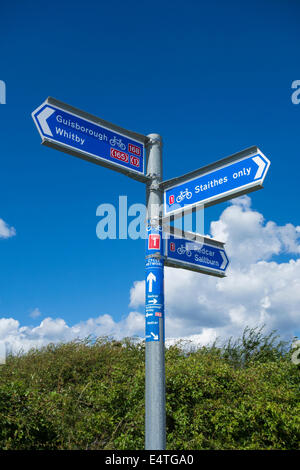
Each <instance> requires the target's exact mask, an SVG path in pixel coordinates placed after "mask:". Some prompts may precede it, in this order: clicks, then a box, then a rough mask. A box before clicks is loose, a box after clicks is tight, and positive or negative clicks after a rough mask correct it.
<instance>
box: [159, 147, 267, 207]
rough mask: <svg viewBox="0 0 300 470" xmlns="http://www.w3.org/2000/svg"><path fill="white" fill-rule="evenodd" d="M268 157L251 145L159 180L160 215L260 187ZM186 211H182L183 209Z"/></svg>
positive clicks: (207, 204)
mask: <svg viewBox="0 0 300 470" xmlns="http://www.w3.org/2000/svg"><path fill="white" fill-rule="evenodd" d="M269 166H270V161H269V160H268V159H267V157H266V156H265V155H263V153H262V152H261V151H260V150H259V149H258V148H257V147H251V148H250V149H247V150H244V151H242V152H239V153H237V154H234V155H231V156H230V157H227V158H224V159H223V160H219V161H218V162H216V163H213V164H210V165H207V166H206V167H203V168H200V169H199V170H196V171H193V172H191V173H188V174H187V175H184V176H181V177H179V178H174V179H172V180H169V181H165V182H163V183H162V185H161V186H162V188H163V189H164V216H180V215H181V214H182V212H183V211H187V212H189V210H191V209H193V208H194V207H199V206H200V207H206V206H210V205H213V204H216V203H219V202H222V201H225V200H227V199H232V198H233V197H237V196H240V195H242V194H245V193H248V192H251V191H255V190H257V189H261V188H262V183H263V180H264V178H265V176H266V174H267V171H268V168H269ZM185 213H186V212H185Z"/></svg>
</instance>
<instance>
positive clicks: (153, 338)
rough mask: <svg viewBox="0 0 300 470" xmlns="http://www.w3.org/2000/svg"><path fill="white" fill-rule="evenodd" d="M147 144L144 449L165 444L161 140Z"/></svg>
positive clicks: (156, 137) (154, 136)
mask: <svg viewBox="0 0 300 470" xmlns="http://www.w3.org/2000/svg"><path fill="white" fill-rule="evenodd" d="M147 137H148V138H149V141H148V144H147V176H148V177H149V179H150V180H149V182H148V183H147V189H146V200H147V219H148V220H147V227H148V236H147V240H146V242H147V246H146V281H145V282H146V301H145V330H146V335H145V337H146V358H145V361H146V376H145V449H146V450H164V449H165V446H166V408H165V320H164V260H163V236H162V223H161V216H162V203H163V198H162V191H161V190H160V188H159V184H160V183H161V181H162V139H161V137H160V135H158V134H150V135H148V136H147Z"/></svg>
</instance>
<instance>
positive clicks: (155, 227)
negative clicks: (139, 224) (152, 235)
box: [146, 224, 162, 232]
mask: <svg viewBox="0 0 300 470" xmlns="http://www.w3.org/2000/svg"><path fill="white" fill-rule="evenodd" d="M151 229H154V230H158V231H159V232H162V226H161V225H154V224H153V225H149V224H148V225H147V226H146V231H147V232H150V230H151Z"/></svg>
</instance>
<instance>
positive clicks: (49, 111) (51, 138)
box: [32, 98, 147, 182]
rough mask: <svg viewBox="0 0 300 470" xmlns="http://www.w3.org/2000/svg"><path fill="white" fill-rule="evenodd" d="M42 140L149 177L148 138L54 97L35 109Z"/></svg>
mask: <svg viewBox="0 0 300 470" xmlns="http://www.w3.org/2000/svg"><path fill="white" fill-rule="evenodd" d="M32 117H33V120H34V122H35V124H36V127H37V129H38V131H39V133H40V135H41V138H42V144H44V145H48V146H50V147H54V148H56V149H57V150H61V151H63V152H66V153H70V154H71V155H75V156H76V157H80V158H83V159H85V160H89V161H92V162H93V163H97V164H99V165H102V166H106V167H109V168H113V169H114V170H117V171H120V172H121V173H125V174H127V175H128V176H131V177H132V178H135V179H138V180H140V181H143V182H144V181H146V180H147V178H146V176H145V142H146V140H147V138H146V137H145V136H143V135H141V134H137V133H135V132H131V131H128V130H126V129H123V128H121V127H119V126H116V125H114V124H111V123H109V122H107V121H104V120H103V119H100V118H98V117H95V116H93V115H91V114H88V113H86V112H84V111H80V110H78V109H76V108H73V107H71V106H69V105H67V104H65V103H62V102H60V101H58V100H55V99H54V98H47V100H46V101H45V102H44V103H43V104H42V105H41V106H39V107H38V108H37V109H36V110H35V111H34V112H33V113H32Z"/></svg>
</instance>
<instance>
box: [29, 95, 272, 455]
mask: <svg viewBox="0 0 300 470" xmlns="http://www.w3.org/2000/svg"><path fill="white" fill-rule="evenodd" d="M32 117H33V120H34V122H35V125H36V127H37V129H38V131H39V133H40V136H41V138H42V144H44V145H46V146H49V147H52V148H55V149H57V150H60V151H62V152H65V153H69V154H71V155H74V156H76V157H79V158H82V159H84V160H88V161H90V162H92V163H96V164H98V165H102V166H105V167H108V168H111V169H113V170H115V171H118V172H121V173H124V174H126V175H128V176H130V177H131V178H134V179H136V180H138V181H141V182H143V183H146V200H147V217H148V220H147V232H148V236H147V240H146V261H145V271H146V276H145V291H146V297H145V340H146V354H145V363H146V374H145V448H146V449H147V450H164V449H165V445H166V423H165V421H166V412H165V359H164V354H165V351H164V349H165V313H164V265H166V266H172V267H177V268H178V267H179V268H183V269H188V270H191V271H196V272H200V273H204V274H209V275H212V276H218V277H224V276H225V271H226V269H227V267H228V264H229V260H228V257H227V254H226V252H225V250H224V243H222V242H219V241H216V240H213V239H211V238H208V237H203V236H201V235H199V234H195V233H191V232H181V231H180V230H178V229H176V228H174V227H171V226H167V225H166V224H165V221H166V220H168V219H170V218H176V217H179V216H182V215H183V214H184V213H188V212H191V211H192V210H193V209H194V208H195V209H197V208H199V207H207V206H210V205H212V204H216V203H218V202H221V201H225V200H227V199H230V198H233V197H236V196H240V195H242V194H245V193H248V192H250V191H255V190H257V189H260V188H262V183H263V180H264V178H265V176H266V174H267V171H268V168H269V165H270V161H269V160H268V159H267V158H266V157H265V156H264V155H263V154H262V152H261V151H260V150H259V149H258V148H257V147H251V148H249V149H247V150H244V151H242V152H239V153H237V154H234V155H232V156H230V157H227V158H225V159H223V160H220V161H218V162H216V163H213V164H210V165H207V166H206V167H204V168H201V169H199V170H196V171H193V172H191V173H188V174H186V175H183V176H181V177H178V178H173V179H172V180H169V181H165V182H162V141H161V137H160V136H159V135H158V134H149V135H148V136H144V135H141V134H137V133H135V132H131V131H128V130H126V129H123V128H122V127H119V126H116V125H115V124H112V123H109V122H107V121H104V120H103V119H100V118H98V117H95V116H93V115H91V114H89V113H86V112H84V111H81V110H79V109H76V108H74V107H72V106H69V105H67V104H65V103H62V102H61V101H58V100H56V99H54V98H47V100H46V101H45V102H44V103H43V104H42V105H41V106H39V107H38V108H37V109H36V110H35V111H34V112H33V113H32ZM146 167H147V173H146V174H145V168H146ZM163 197H164V205H163ZM162 205H163V207H164V209H163V211H162ZM162 212H163V213H162ZM166 233H168V237H164V234H166Z"/></svg>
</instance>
